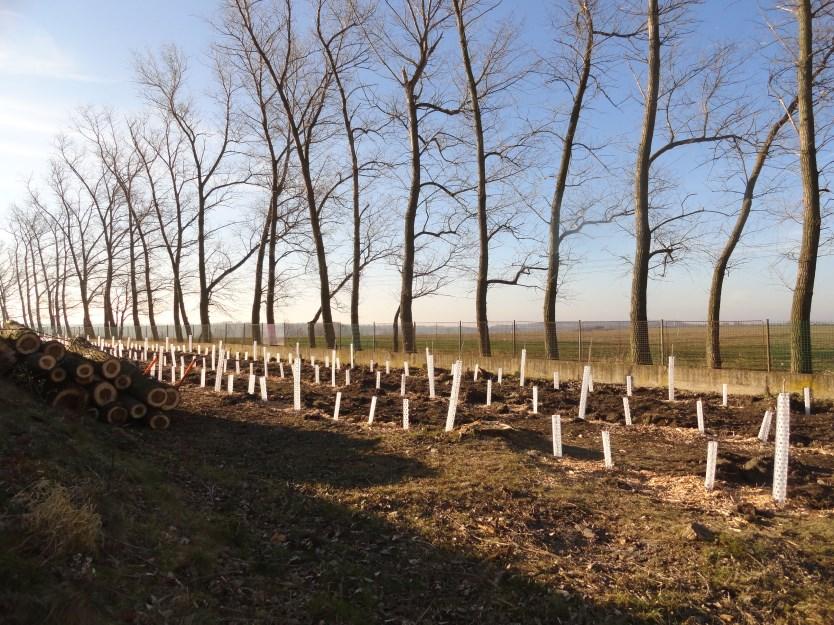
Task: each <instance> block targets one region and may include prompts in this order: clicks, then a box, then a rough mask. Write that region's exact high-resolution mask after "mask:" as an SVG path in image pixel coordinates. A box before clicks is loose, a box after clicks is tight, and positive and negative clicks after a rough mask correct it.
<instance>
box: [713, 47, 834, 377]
mask: <svg viewBox="0 0 834 625" xmlns="http://www.w3.org/2000/svg"><path fill="white" fill-rule="evenodd" d="M832 54H834V45H832V44H830V43H829V44H828V45H827V46H826V47H824V48H822V49H821V50H820V51H819V58H818V59H817V61H816V63H815V67H814V71H813V75H812V77H811V78H812V81H814V82H815V83H817V81H818V80H819V78H820V76H821V75H822V74H823V73H824V72H825V71H826V70H827V69H828V67H829V63H830V60H831V56H832ZM771 82H773V77H771ZM820 87H821V85H819V84H815V88H817V89H819V88H820ZM822 91H823V92H827V89H825V88H824V86H823V88H822ZM780 104H781V107H782V108H783V109H784V112H783V113H782V115H781V116H780V117H779V118H778V119H777V120H776V121H774V122H773V123H772V124H771V125H770V127H769V128H768V129H767V134H766V135H765V136H764V138H763V139H762V140H761V141H754V145H753V147H754V153H753V163H752V166H751V167H750V169H749V171H747V168H746V167H745V154H744V150H743V146H744V144H743V143H742V142H736V149H737V152H738V154H739V160H740V162H741V168H742V172H743V173H744V175H745V184H744V191H743V193H742V196H741V204H740V206H739V211H738V215H737V216H736V221H735V224H734V225H733V228H732V230H731V231H730V235H729V237H728V238H727V241H726V243H725V244H724V247H723V248H722V250H721V252H720V254H719V255H718V258H717V260H716V263H715V268H714V269H713V273H712V281H711V284H710V294H709V304H708V307H707V326H708V332H709V334H708V340H707V363H708V364H709V366H711V367H713V368H716V369H718V368H721V365H722V362H721V342H720V331H721V330H720V320H721V295H722V290H723V285H724V278H725V276H726V275H727V272H728V267H729V263H730V259H731V257H732V255H733V253H734V251H735V249H736V247H737V246H738V244H739V241H740V240H741V237H742V234H743V232H744V228H745V226H746V224H747V221H748V219H749V218H750V213H751V211H752V207H753V202H754V200H755V199H756V197H757V183H758V181H759V177H760V176H761V174H762V171H763V169H764V167H765V164H766V163H767V161H768V159H769V158H770V156H771V154H772V152H773V151H774V148H775V147H777V146H776V145H775V144H776V142H777V138H778V137H779V135H780V133H781V132H782V129H783V128H784V127H785V126H786V125H788V124H789V123H790V124H793V123H794V119H793V118H794V115H795V114H796V111H797V107H798V104H799V99H798V97H797V96H794V97H793V99H792V100H790V101H789V102H784V101H782V102H781V103H780Z"/></svg>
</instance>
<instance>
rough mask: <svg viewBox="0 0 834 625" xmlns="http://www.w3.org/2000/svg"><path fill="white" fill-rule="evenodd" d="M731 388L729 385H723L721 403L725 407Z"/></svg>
mask: <svg viewBox="0 0 834 625" xmlns="http://www.w3.org/2000/svg"><path fill="white" fill-rule="evenodd" d="M729 390H730V389H729V386H727V385H726V384H722V385H721V405H722V406H724V407H725V408H726V407H727V404H728V400H729V398H730V393H729Z"/></svg>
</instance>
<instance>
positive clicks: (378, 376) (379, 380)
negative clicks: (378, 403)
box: [376, 371, 382, 390]
mask: <svg viewBox="0 0 834 625" xmlns="http://www.w3.org/2000/svg"><path fill="white" fill-rule="evenodd" d="M381 384H382V372H381V371H377V372H376V390H379V387H380V385H381Z"/></svg>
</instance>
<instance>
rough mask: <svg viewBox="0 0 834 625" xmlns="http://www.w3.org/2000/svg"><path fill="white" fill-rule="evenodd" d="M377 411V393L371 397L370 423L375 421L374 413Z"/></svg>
mask: <svg viewBox="0 0 834 625" xmlns="http://www.w3.org/2000/svg"><path fill="white" fill-rule="evenodd" d="M375 413H376V395H374V396H373V397H371V410H370V412H368V425H371V424H372V423H373V422H374V414H375Z"/></svg>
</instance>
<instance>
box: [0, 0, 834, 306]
mask: <svg viewBox="0 0 834 625" xmlns="http://www.w3.org/2000/svg"><path fill="white" fill-rule="evenodd" d="M216 6H217V3H216V2H215V1H214V0H177V1H176V2H164V1H162V0H145V1H141V2H140V1H138V0H130V1H120V2H112V1H109V2H106V1H98V0H96V1H91V0H80V1H76V2H69V1H65V0H52V1H44V0H40V1H39V0H29V1H23V0H21V1H14V0H11V1H10V0H0V81H2V84H3V86H4V87H3V89H2V91H0V214H2V212H3V211H5V210H7V207H8V205H9V204H11V203H13V202H15V201H19V200H20V199H21V198H22V197H23V195H24V186H25V181H26V179H27V178H28V177H29V176H34V177H35V178H37V177H38V176H40V175H42V173H43V171H44V168H45V163H46V161H47V159H48V158H49V155H50V150H51V145H52V140H53V138H54V136H55V134H56V133H58V132H60V131H61V130H62V129H63V128H65V127H66V125H67V120H68V118H69V116H70V114H71V113H72V111H73V110H74V109H75V108H77V107H79V106H83V105H104V106H111V107H113V108H114V109H116V110H119V111H125V112H131V111H135V110H138V109H140V108H141V100H140V98H139V97H138V95H137V90H136V87H135V85H134V84H133V82H132V69H131V60H132V57H133V54H134V52H137V51H142V50H146V49H154V48H157V47H158V46H160V45H161V44H164V43H167V42H171V41H173V42H176V43H177V44H178V45H179V46H180V47H181V48H182V49H183V50H185V51H186V53H187V54H189V55H190V56H191V58H192V59H193V60H192V62H191V67H192V69H193V78H194V79H195V80H194V83H193V84H194V86H195V88H196V89H197V90H198V91H199V90H200V88H201V85H205V86H207V85H206V81H207V76H208V73H207V72H206V71H205V69H204V68H203V67H202V65H203V62H204V60H205V58H206V51H207V49H208V47H209V45H210V43H211V41H212V40H213V38H214V36H215V35H214V31H213V28H212V26H211V24H210V23H209V20H210V19H211V18H212V16H213V14H214V11H215V9H216ZM508 6H509V4H508ZM512 7H513V11H514V13H516V14H523V15H525V18H524V19H525V27H524V29H523V31H522V32H523V33H524V35H525V38H526V39H527V41H526V43H527V44H529V45H531V47H535V48H539V49H542V48H544V47H545V46H546V45H547V29H546V24H547V22H546V20H545V19H543V15H545V14H544V13H543V9H542V8H541V5H540V3H538V2H517V3H512ZM758 7H759V5H758V3H755V2H743V1H737V2H723V1H719V0H712V1H708V2H706V3H705V5H704V6H703V7H702V8H701V9H699V17H701V18H702V23H701V25H700V26H699V31H698V32H696V33H695V36H698V37H703V38H704V39H720V38H724V37H728V36H733V37H735V38H736V40H737V41H739V44H740V45H741V46H743V47H746V48H747V49H749V50H751V51H752V50H754V49H755V48H756V47H757V45H758V44H759V43H761V42H766V41H768V35H767V33H766V31H765V30H764V29H763V28H762V25H761V24H762V22H761V20H760V19H759V18H760V16H761V10H760V9H759V8H758ZM749 71H750V76H755V75H756V74H757V73H762V72H763V71H764V66H763V65H756V64H753V65H751V66H750V70H749ZM626 72H627V70H626ZM629 80H630V77H629V76H627V75H625V76H624V77H623V85H622V86H621V88H622V89H624V90H625V89H627V88H628V87H627V86H626V84H627V83H628V81H629ZM754 86H756V85H754ZM759 88H761V89H762V95H764V84H762V85H759ZM542 95H543V94H542ZM531 97H535V96H531ZM638 116H639V108H637V107H636V106H634V105H633V104H626V105H624V106H623V108H622V110H621V111H620V112H618V113H611V112H609V113H608V114H606V115H605V116H597V117H595V118H594V119H593V122H592V123H593V125H594V132H599V133H600V134H606V133H610V132H611V131H612V129H616V130H617V132H618V133H620V137H621V140H622V141H623V142H624V143H625V144H628V142H629V141H631V142H632V143H633V142H635V141H636V137H637V135H638V131H639V128H638V127H637V121H638ZM557 148H558V146H555V145H554V149H553V152H554V153H555V152H556V151H557ZM698 156H699V154H698V153H697V152H696V151H694V150H693V151H687V150H681V151H679V152H677V153H675V154H674V156H672V157H671V158H669V159H668V160H666V161H664V163H663V166H664V168H668V170H669V171H672V172H674V173H675V174H676V175H677V176H680V177H682V178H684V179H686V181H687V185H688V187H692V188H694V189H695V191H696V192H697V193H698V201H700V202H702V203H704V204H705V205H706V204H708V203H715V204H722V205H726V204H727V197H726V196H724V195H722V194H719V193H713V192H710V191H709V190H708V189H706V188H705V183H706V181H707V180H708V179H709V176H708V174H713V173H715V172H708V171H706V170H704V169H703V168H701V169H694V170H693V164H694V163H696V162H697V161H698ZM619 158H621V159H624V158H628V151H627V150H625V151H624V152H623V154H621V155H620V156H619ZM625 184H626V185H628V186H629V187H630V180H626V181H625ZM792 189H793V191H790V190H789V191H788V192H786V193H785V194H784V196H783V197H782V198H781V199H780V200H779V201H784V202H796V201H798V198H799V195H798V194H797V192H796V188H795V187H793V188H792ZM547 194H548V195H549V189H547ZM775 201H777V200H776V199H775V198H774V199H773V200H771V202H775ZM727 224H729V221H728V220H718V219H716V220H712V221H709V222H707V223H706V224H705V226H704V227H705V229H706V230H707V231H712V232H713V233H718V232H720V229H721V228H722V226H726V225H727ZM755 227H757V228H759V230H760V232H758V233H757V234H756V235H754V236H752V237H750V239H749V241H748V246H747V247H745V249H741V250H739V253H738V254H739V260H741V259H746V262H744V263H743V264H742V265H741V266H740V267H738V268H737V269H736V270H734V271H733V272H732V273H731V275H730V276H729V278H728V280H727V282H726V288H725V296H724V305H723V309H722V313H723V314H722V316H723V317H724V318H725V319H761V318H771V319H785V318H787V316H788V313H789V310H790V299H791V293H790V290H789V289H788V288H787V287H786V286H785V283H787V284H791V283H792V282H793V268H792V266H791V264H790V263H785V262H781V263H780V262H777V260H778V257H779V254H780V253H781V252H785V251H787V250H790V249H792V248H793V247H795V246H796V241H797V233H798V230H797V228H796V227H795V226H788V225H782V224H778V223H777V222H775V221H774V220H769V221H768V220H757V222H756V224H755ZM707 241H709V238H707ZM720 241H721V237H720V235H718V236H715V237H714V238H713V239H712V245H713V247H714V246H715V245H716V244H717V243H716V242H720ZM707 245H710V244H709V243H707ZM574 249H575V253H576V254H577V255H578V256H579V257H580V258H581V259H583V260H582V263H581V265H579V266H576V267H574V268H572V269H571V270H570V271H569V274H568V275H569V276H570V280H569V282H568V284H567V285H566V294H567V295H568V297H567V298H566V299H565V300H564V301H563V302H562V303H561V304H560V306H559V309H558V316H559V317H560V318H562V319H578V318H581V319H589V320H590V319H626V318H627V316H628V307H629V288H630V274H629V267H628V266H627V265H626V264H625V263H624V262H623V261H622V260H621V259H620V258H619V256H620V255H626V256H630V255H631V250H632V242H631V239H630V237H628V235H627V232H624V231H623V230H622V229H619V228H616V227H607V228H601V229H598V230H595V231H594V232H593V238H586V239H582V240H580V241H577V242H576V243H575V245H574ZM494 257H495V258H496V259H497V262H501V260H502V259H506V258H508V257H509V253H507V252H502V251H501V250H496V252H495V254H494ZM710 269H711V268H710V263H709V261H708V258H707V256H706V255H705V254H698V255H695V256H693V257H692V259H691V260H690V262H689V263H687V264H685V265H682V266H676V267H674V268H672V270H671V272H670V275H669V276H668V277H667V278H665V279H663V280H655V281H653V282H652V283H651V287H650V289H649V316H650V317H652V318H661V317H662V318H666V319H685V320H688V319H693V320H695V319H702V318H703V317H704V315H705V309H706V298H707V290H708V286H709V279H710ZM832 270H834V261H832V259H831V258H824V259H822V260H821V263H820V267H819V269H818V277H817V289H816V294H815V300H814V311H813V316H814V317H815V318H816V319H826V320H830V319H834V290H832V289H830V288H826V286H827V284H829V283H830V277H829V276H830V275H831V272H832ZM247 279H248V278H247V274H246V273H242V274H241V275H240V277H239V280H240V281H241V283H242V284H244V285H245V283H247ZM311 287H313V288H314V287H315V285H313V284H309V285H308V284H299V285H298V294H297V296H296V297H295V298H294V300H293V301H291V302H290V303H288V305H287V306H286V307H285V308H284V309H282V310H281V311H280V314H279V316H280V317H284V318H287V319H290V320H294V319H296V320H297V319H307V318H309V317H311V316H312V314H313V312H314V311H315V309H316V307H317V303H316V298H315V294H314V292H313V290H312V288H311ZM363 289H364V290H363V298H362V306H363V308H362V317H363V319H365V320H368V321H371V320H376V321H388V320H390V318H391V316H392V314H393V310H394V308H395V307H396V303H395V302H396V299H397V292H398V275H397V274H396V272H395V270H393V269H392V268H390V267H388V266H380V267H378V268H376V269H375V270H373V271H372V272H371V273H370V274H369V275H368V276H367V278H366V280H365V282H364V285H363ZM242 292H245V288H244V287H242ZM472 298H473V292H472V285H471V284H469V283H467V281H465V280H459V281H457V282H456V283H455V288H454V290H453V292H449V293H448V294H447V295H445V296H444V297H442V298H434V299H427V300H423V301H419V302H417V303H416V304H415V316H416V318H417V319H420V320H433V319H440V320H449V321H452V320H457V319H463V320H470V319H472V318H473V308H474V306H473V303H472ZM246 299H247V298H243V300H242V301H244V302H245V301H246ZM247 307H248V304H245V305H243V306H242V308H241V310H240V312H239V313H235V312H234V310H232V312H230V314H229V316H231V317H239V318H245V317H246V315H247V314H248V313H247V310H248V308H247ZM489 308H490V318H491V319H493V320H496V321H498V320H505V319H514V318H515V319H519V320H521V319H525V320H537V319H539V318H540V316H541V292H540V291H537V290H532V289H511V288H496V289H493V290H492V291H491V296H490V303H489ZM223 316H224V315H223V314H222V313H220V312H219V311H218V313H216V315H215V318H216V319H217V320H221V319H222V318H223ZM336 317H337V318H346V313H337V314H336ZM164 318H165V317H163V320H164Z"/></svg>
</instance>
